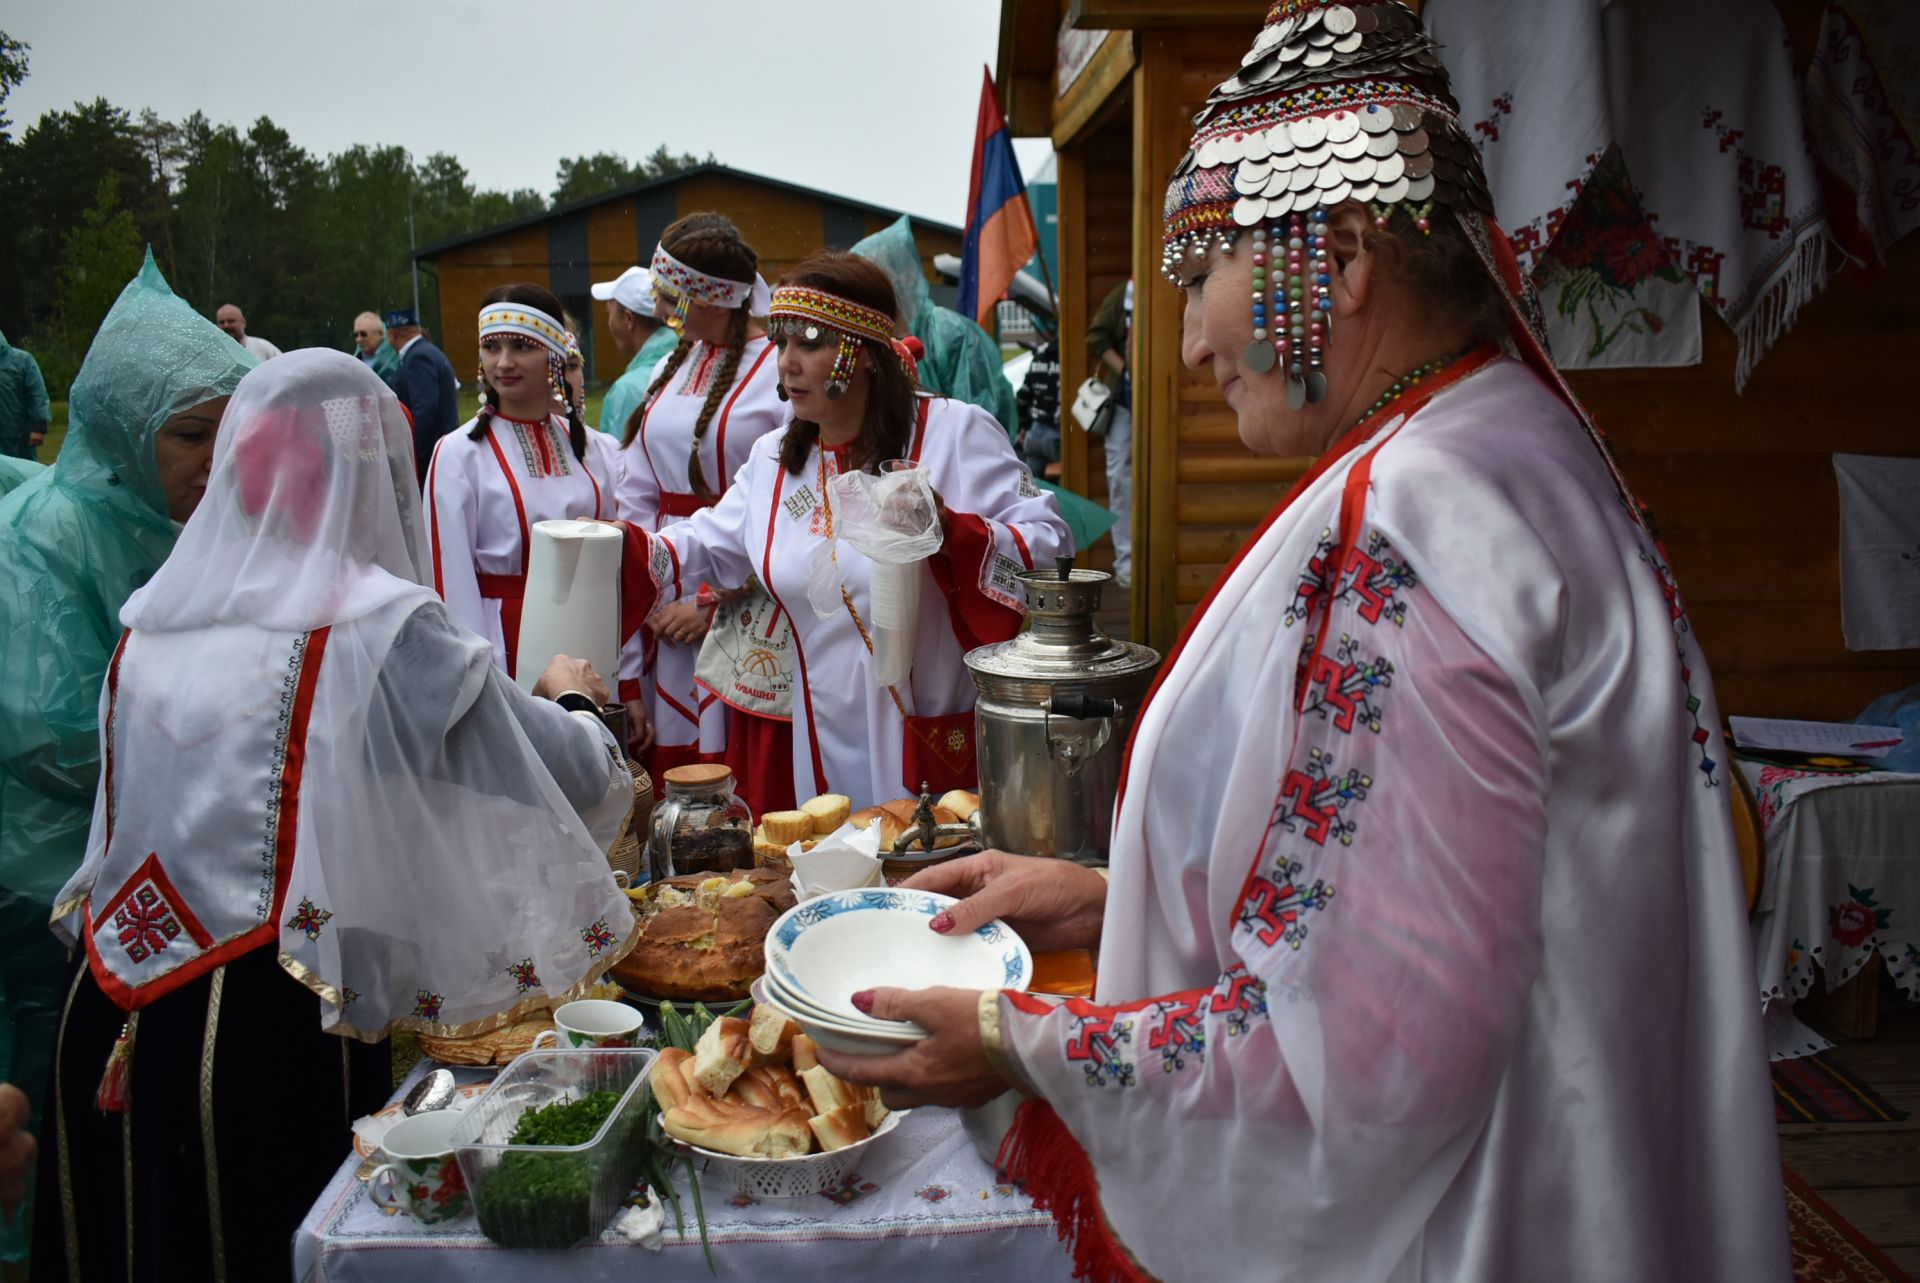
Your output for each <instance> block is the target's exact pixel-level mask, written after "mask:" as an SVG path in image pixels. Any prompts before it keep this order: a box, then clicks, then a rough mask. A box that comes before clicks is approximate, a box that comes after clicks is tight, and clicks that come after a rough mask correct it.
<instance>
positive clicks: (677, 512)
mask: <svg viewBox="0 0 1920 1283" xmlns="http://www.w3.org/2000/svg"><path fill="white" fill-rule="evenodd" d="M717 502H718V500H717V499H702V498H701V497H700V496H699V495H697V494H675V493H674V492H673V491H671V490H662V491H661V492H660V515H661V516H662V517H676V518H686V517H691V516H692V515H693V514H694V513H696V512H698V511H700V510H701V509H702V508H711V507H713V505H714V504H715V503H717Z"/></svg>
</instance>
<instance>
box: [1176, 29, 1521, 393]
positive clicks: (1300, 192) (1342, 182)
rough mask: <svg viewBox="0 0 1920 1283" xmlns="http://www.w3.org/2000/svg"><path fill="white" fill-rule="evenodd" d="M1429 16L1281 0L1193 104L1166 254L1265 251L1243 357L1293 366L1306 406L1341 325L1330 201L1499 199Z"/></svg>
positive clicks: (1481, 209) (1397, 207)
mask: <svg viewBox="0 0 1920 1283" xmlns="http://www.w3.org/2000/svg"><path fill="white" fill-rule="evenodd" d="M1433 49H1434V45H1433V42H1432V41H1431V40H1429V39H1428V38H1427V36H1426V33H1425V32H1423V31H1422V30H1421V27H1420V20H1419V19H1418V18H1417V17H1415V16H1414V14H1413V12H1412V11H1411V10H1410V9H1408V8H1407V7H1406V6H1405V5H1404V4H1401V3H1399V0H1279V3H1276V4H1275V5H1274V6H1273V7H1272V8H1271V9H1270V10H1268V12H1267V20H1266V25H1265V26H1264V27H1263V28H1262V29H1261V32H1260V35H1259V36H1258V38H1256V39H1255V40H1254V43H1253V48H1252V49H1251V50H1249V51H1248V53H1247V55H1246V56H1245V57H1244V58H1243V59H1241V67H1240V71H1239V73H1238V74H1237V75H1235V76H1233V77H1232V78H1230V79H1228V80H1227V81H1225V82H1223V83H1222V84H1220V85H1219V86H1218V87H1217V88H1215V89H1214V91H1213V93H1212V95H1211V96H1210V97H1209V98H1208V99H1207V105H1206V106H1205V107H1204V108H1203V109H1202V110H1201V112H1200V114H1199V115H1198V116H1196V117H1195V118H1194V135H1193V142H1192V144H1191V146H1190V149H1189V150H1188V152H1187V154H1186V156H1185V157H1184V158H1182V160H1181V162H1180V164H1179V166H1178V167H1177V168H1176V169H1175V170H1174V175H1173V181H1172V183H1171V184H1170V185H1169V186H1168V188H1167V200H1166V211H1165V213H1166V245H1165V251H1164V255H1163V258H1162V263H1161V265H1162V268H1163V270H1164V271H1165V272H1166V274H1167V276H1168V277H1169V278H1170V279H1175V280H1177V279H1178V278H1177V274H1176V272H1175V270H1174V269H1175V267H1176V266H1177V265H1178V263H1179V261H1180V258H1181V257H1182V256H1183V255H1192V256H1194V257H1196V258H1198V257H1203V256H1205V255H1206V254H1207V253H1209V252H1210V251H1212V250H1214V249H1216V248H1218V249H1221V250H1223V251H1225V252H1228V253H1231V252H1232V250H1233V249H1234V246H1235V244H1236V241H1237V239H1238V236H1239V233H1240V232H1241V231H1243V230H1244V231H1246V232H1247V233H1248V236H1249V240H1250V241H1251V244H1252V252H1253V300H1252V303H1253V341H1252V343H1250V344H1249V345H1248V347H1247V350H1246V353H1245V354H1244V356H1243V357H1242V359H1241V365H1242V366H1243V367H1244V368H1246V369H1247V370H1249V371H1251V372H1253V373H1265V372H1267V371H1269V370H1274V369H1279V370H1280V371H1282V372H1283V373H1284V374H1285V376H1286V379H1287V399H1288V401H1289V403H1290V404H1292V405H1293V406H1294V407H1295V408H1296V409H1297V408H1299V407H1300V406H1301V405H1303V404H1305V403H1307V402H1309V401H1318V400H1320V399H1321V398H1322V397H1324V396H1325V395H1326V394H1327V381H1326V376H1325V373H1324V365H1325V360H1326V349H1327V344H1328V343H1329V342H1330V341H1331V339H1332V336H1333V298H1332V283H1333V278H1332V272H1331V266H1332V265H1331V262H1330V255H1329V250H1328V241H1327V211H1328V210H1330V209H1332V208H1333V207H1334V206H1336V205H1339V204H1340V203H1341V202H1342V201H1347V200H1357V201H1360V202H1362V203H1364V204H1366V205H1367V206H1368V207H1369V208H1370V209H1371V211H1372V213H1373V216H1374V222H1375V223H1376V225H1378V226H1381V227H1385V226H1387V225H1388V224H1389V222H1390V221H1391V220H1392V218H1393V217H1394V215H1395V214H1396V213H1398V214H1402V215H1404V216H1405V218H1406V219H1407V220H1408V221H1410V222H1411V224H1412V226H1413V227H1414V228H1416V229H1418V230H1419V231H1421V232H1423V233H1424V232H1426V231H1428V230H1429V229H1430V227H1431V225H1432V224H1431V221H1430V220H1431V217H1432V214H1433V210H1434V209H1435V207H1436V206H1437V207H1440V208H1442V209H1445V210H1447V211H1448V212H1450V213H1451V214H1453V215H1455V216H1461V215H1469V214H1476V213H1477V214H1481V215H1488V216H1490V215H1491V214H1492V210H1493V204H1492V201H1491V199H1490V198H1489V197H1488V195H1487V187H1486V180H1485V178H1484V177H1483V176H1482V174H1481V171H1480V161H1479V156H1478V154H1477V153H1476V152H1475V151H1474V149H1473V143H1472V142H1471V141H1470V140H1469V139H1468V137H1467V135H1466V133H1465V132H1464V131H1463V130H1462V129H1461V127H1460V117H1459V107H1458V105H1457V104H1456V103H1455V102H1454V100H1453V96H1452V94H1451V93H1450V92H1449V90H1448V87H1447V74H1446V70H1445V68H1443V67H1442V66H1441V65H1440V62H1439V60H1438V59H1437V58H1436V57H1434V53H1433Z"/></svg>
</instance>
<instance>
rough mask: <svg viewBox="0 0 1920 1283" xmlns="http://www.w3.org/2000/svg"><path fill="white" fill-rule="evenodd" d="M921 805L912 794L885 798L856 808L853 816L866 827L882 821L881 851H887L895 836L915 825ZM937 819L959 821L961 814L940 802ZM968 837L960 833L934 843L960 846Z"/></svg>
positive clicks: (935, 813) (938, 820)
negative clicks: (873, 803) (889, 798)
mask: <svg viewBox="0 0 1920 1283" xmlns="http://www.w3.org/2000/svg"><path fill="white" fill-rule="evenodd" d="M919 806H920V804H919V803H918V802H916V801H914V800H912V799H911V798H904V797H903V798H896V799H894V800H893V801H891V802H882V803H881V804H880V805H878V806H869V807H867V808H866V809H865V810H861V811H855V812H854V813H853V815H852V816H851V817H850V818H851V819H852V820H853V823H854V824H855V825H856V826H857V827H859V828H863V829H864V828H866V827H867V826H868V825H870V824H875V823H877V824H879V826H880V854H881V855H887V854H888V853H890V852H891V851H892V850H893V843H894V840H895V839H897V838H898V837H899V836H900V835H901V834H902V833H906V832H909V831H911V830H912V829H914V827H915V824H914V818H913V817H914V812H915V811H917V810H918V809H919ZM933 822H934V823H935V824H958V823H959V822H960V817H959V816H958V815H956V814H954V813H953V812H952V811H950V810H948V809H947V808H946V807H944V806H936V807H934V808H933ZM967 840H968V839H966V838H964V837H961V836H958V835H953V836H948V837H942V838H939V839H938V840H936V841H935V843H934V847H935V849H938V848H940V847H949V846H960V845H963V844H964V843H965V842H966V841H967Z"/></svg>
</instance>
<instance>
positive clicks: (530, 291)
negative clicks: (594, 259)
mask: <svg viewBox="0 0 1920 1283" xmlns="http://www.w3.org/2000/svg"><path fill="white" fill-rule="evenodd" d="M495 303H517V304H519V305H520V306H522V307H531V308H537V309H539V310H540V311H542V312H545V313H546V314H547V315H548V316H551V317H553V318H554V319H555V320H556V321H557V320H559V319H560V318H561V317H562V316H565V315H566V308H565V307H564V306H562V304H561V302H560V299H559V298H558V297H557V296H556V295H555V294H554V292H553V291H552V290H550V289H548V288H547V287H546V286H544V285H535V284H533V283H532V282H531V281H523V282H520V283H518V284H514V285H501V286H497V287H495V288H494V289H492V290H490V291H488V293H487V296H486V298H484V299H482V300H481V301H480V305H481V306H482V307H491V306H492V305H493V304H495ZM549 360H551V358H549ZM480 388H481V392H482V394H483V397H484V399H483V400H482V401H481V403H480V413H479V414H478V415H477V416H475V418H474V421H473V430H472V431H471V432H469V433H467V435H468V436H469V437H471V438H472V439H473V440H475V441H482V440H485V439H486V435H487V433H488V432H490V431H492V429H493V416H494V415H496V414H498V413H500V394H499V393H498V392H497V391H495V390H494V387H493V384H491V383H489V382H487V381H486V379H484V378H482V379H481V380H480ZM567 444H568V445H569V446H571V447H572V448H573V457H574V458H575V459H577V460H579V461H580V462H582V463H585V462H586V459H587V424H586V420H584V419H582V418H581V417H580V407H579V406H577V405H575V404H574V403H573V398H572V397H568V398H567Z"/></svg>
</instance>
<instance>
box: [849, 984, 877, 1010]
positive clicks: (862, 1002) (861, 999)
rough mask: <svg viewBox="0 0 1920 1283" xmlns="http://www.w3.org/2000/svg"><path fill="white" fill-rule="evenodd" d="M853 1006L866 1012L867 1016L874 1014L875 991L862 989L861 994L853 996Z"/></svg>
mask: <svg viewBox="0 0 1920 1283" xmlns="http://www.w3.org/2000/svg"><path fill="white" fill-rule="evenodd" d="M853 1005H854V1006H856V1007H858V1008H859V1009H860V1010H861V1011H863V1012H865V1013H866V1014H867V1015H872V1014H873V990H871V989H862V990H861V991H860V992H859V993H856V994H855V995H853Z"/></svg>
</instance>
